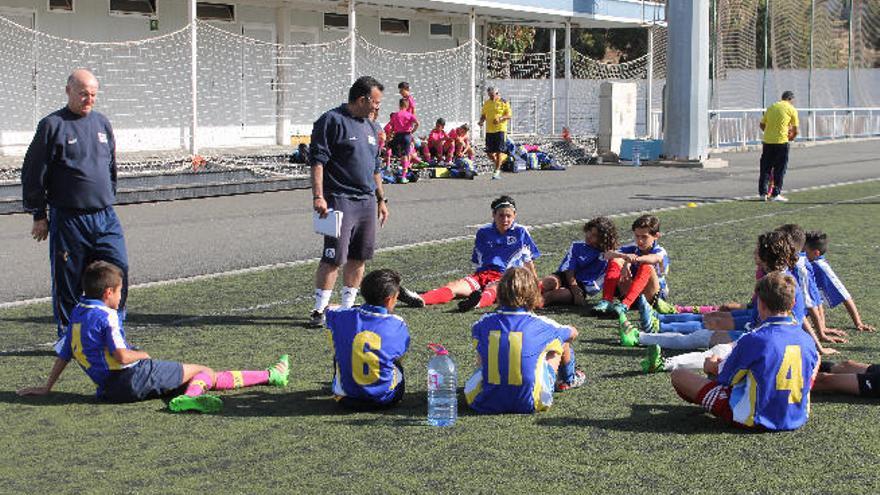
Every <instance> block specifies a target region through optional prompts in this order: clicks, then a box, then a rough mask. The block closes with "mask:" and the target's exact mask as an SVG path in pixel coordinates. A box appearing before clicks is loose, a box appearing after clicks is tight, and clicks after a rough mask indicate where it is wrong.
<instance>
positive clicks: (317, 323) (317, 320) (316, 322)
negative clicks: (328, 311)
mask: <svg viewBox="0 0 880 495" xmlns="http://www.w3.org/2000/svg"><path fill="white" fill-rule="evenodd" d="M326 324H327V318H326V316H324V312H323V311H318V310H317V309H314V310H312V314H310V315H309V323H308V326H309V328H324V326H325V325H326Z"/></svg>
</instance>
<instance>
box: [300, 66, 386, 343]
mask: <svg viewBox="0 0 880 495" xmlns="http://www.w3.org/2000/svg"><path fill="white" fill-rule="evenodd" d="M384 89H385V88H384V87H383V86H382V84H380V83H379V81H376V80H375V79H373V78H372V77H369V76H364V77H361V78H359V79H358V80H356V81H355V82H354V84H353V85H352V86H351V88H350V89H349V90H348V103H343V104H342V105H340V106H339V107H337V108H334V109H332V110H330V111H328V112H325V113H324V114H323V115H321V117H319V118H318V120H317V121H316V122H315V124H314V126H313V128H312V139H311V146H310V148H309V155H310V157H311V177H312V193H313V194H314V196H313V198H312V207H313V208H314V210H315V211H316V212H317V213H318V214H320V215H321V216H324V217H325V216H326V215H327V210H328V209H330V208H332V209H334V210H336V211H341V212H342V228H341V233H340V235H339V238H338V239H337V238H335V237H329V236H327V237H324V252H323V256H321V263H319V264H318V270H317V273H316V274H315V309H314V310H313V311H312V314H311V317H310V324H311V325H312V326H323V324H324V310H325V309H326V308H327V305H328V304H329V303H330V295H331V293H332V290H333V285H334V284H335V283H336V277H337V274H338V272H339V267H340V266H342V277H343V289H342V306H343V307H351V306H352V305H353V304H354V301H355V298H356V297H357V292H358V288H359V287H360V285H361V279H362V278H363V276H364V262H365V261H366V260H369V259H371V258H372V257H373V251H374V246H375V238H376V223H377V220H378V223H379V225H380V226H381V225H382V224H384V223H385V220H386V219H387V218H388V207H387V205H386V204H385V193H384V191H383V190H382V176H381V175H380V174H379V166H380V159H379V126H378V124H376V123H375V122H373V121H372V120H370V114H371V113H373V112H378V111H379V104H380V103H381V102H382V91H383V90H384Z"/></svg>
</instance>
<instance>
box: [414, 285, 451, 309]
mask: <svg viewBox="0 0 880 495" xmlns="http://www.w3.org/2000/svg"><path fill="white" fill-rule="evenodd" d="M422 299H423V300H424V301H425V304H426V305H430V304H445V303H448V302H449V301H451V300H453V299H455V294H453V293H452V289H450V288H449V287H440V288H439V289H434V290H429V291H428V292H425V293H424V294H422Z"/></svg>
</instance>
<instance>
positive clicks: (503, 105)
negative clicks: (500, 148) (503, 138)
mask: <svg viewBox="0 0 880 495" xmlns="http://www.w3.org/2000/svg"><path fill="white" fill-rule="evenodd" d="M480 115H482V116H483V117H485V118H486V132H487V133H492V132H507V122H508V121H507V120H505V121H504V122H500V123H495V119H497V118H500V117H503V116H505V115H507V116H510V115H512V113H511V112H510V104H509V103H507V102H506V101H504V100H502V99H501V98H498V99H497V100H486V103H483V110H481V111H480Z"/></svg>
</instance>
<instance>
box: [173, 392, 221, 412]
mask: <svg viewBox="0 0 880 495" xmlns="http://www.w3.org/2000/svg"><path fill="white" fill-rule="evenodd" d="M168 409H169V410H170V411H171V412H176V413H178V412H184V411H198V412H200V413H204V414H215V413H218V412H220V411H221V410H222V409H223V401H222V400H221V399H220V397H217V396H216V395H207V394H202V395H197V396H195V397H190V396H188V395H178V396H177V397H175V398H173V399H171V402H169V403H168Z"/></svg>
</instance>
